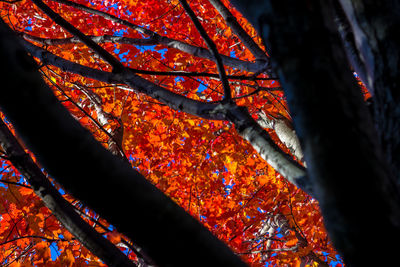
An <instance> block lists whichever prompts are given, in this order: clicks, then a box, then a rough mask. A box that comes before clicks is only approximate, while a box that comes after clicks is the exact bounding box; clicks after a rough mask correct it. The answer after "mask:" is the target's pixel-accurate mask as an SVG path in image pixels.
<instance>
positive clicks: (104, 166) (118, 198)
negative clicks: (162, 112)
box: [0, 22, 245, 266]
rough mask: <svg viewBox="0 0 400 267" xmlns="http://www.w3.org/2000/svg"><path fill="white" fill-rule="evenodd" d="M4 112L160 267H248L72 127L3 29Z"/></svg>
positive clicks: (56, 172) (71, 185)
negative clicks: (211, 266) (188, 266)
mask: <svg viewBox="0 0 400 267" xmlns="http://www.w3.org/2000/svg"><path fill="white" fill-rule="evenodd" d="M0 58H1V59H2V60H1V61H0V64H1V65H0V67H1V69H2V72H1V79H2V88H3V90H2V92H1V97H0V106H1V109H2V111H3V112H4V113H5V114H6V116H7V118H8V119H9V120H10V121H11V122H12V123H13V125H14V127H15V129H16V130H17V132H18V133H20V135H21V137H22V139H23V140H24V142H25V143H26V145H27V146H28V147H29V148H30V150H31V151H32V152H33V153H34V154H35V155H37V158H38V160H39V162H40V163H41V164H42V166H44V167H45V168H46V170H47V171H48V172H49V173H50V174H51V175H52V176H53V177H54V178H55V179H56V180H57V181H58V182H60V184H62V185H63V186H64V187H65V188H66V190H69V192H71V193H72V194H73V195H74V196H75V197H77V198H79V199H80V200H81V201H82V202H83V203H85V204H86V205H88V206H89V207H91V208H92V209H93V210H95V211H96V212H97V213H98V214H100V215H101V216H102V217H103V218H105V219H107V220H108V221H109V222H110V223H112V224H113V225H114V226H116V228H117V229H118V230H119V231H120V232H122V233H124V234H125V235H126V236H128V237H129V238H131V239H132V240H133V241H134V242H136V243H137V244H138V245H139V246H141V247H142V248H143V250H144V251H145V253H146V254H148V255H149V256H150V257H151V258H152V259H154V261H155V262H156V263H157V264H158V265H160V266H187V265H188V264H190V265H191V266H209V265H210V263H212V265H215V266H245V264H244V263H243V262H242V261H241V260H240V259H239V258H238V257H237V256H235V255H234V254H233V253H232V252H231V251H230V250H229V248H228V247H227V246H226V245H224V244H223V243H222V242H221V241H219V240H218V239H217V238H216V237H214V236H213V235H212V234H211V233H210V232H209V231H207V230H206V229H205V228H204V227H203V226H202V225H201V224H200V223H199V222H198V221H196V220H195V219H194V218H192V217H191V216H190V215H188V214H187V213H185V211H184V210H183V209H182V208H180V207H179V206H178V205H176V204H175V203H174V202H173V201H172V200H171V199H169V198H168V197H166V196H165V195H164V194H163V193H162V192H160V191H159V190H158V189H156V187H154V186H153V185H152V184H151V183H150V182H148V181H147V180H146V179H145V178H144V177H143V176H142V175H141V174H140V173H138V172H137V171H135V170H133V169H132V168H131V166H130V165H129V164H127V163H126V162H123V161H121V160H119V159H118V158H116V157H114V156H113V155H112V154H111V153H110V152H108V151H107V150H106V149H105V148H103V147H102V146H101V145H100V144H99V143H98V142H97V141H95V139H94V138H93V137H92V136H91V134H90V133H89V132H88V131H87V130H85V129H84V128H82V126H81V125H80V124H79V123H78V122H77V121H75V120H74V119H73V118H72V117H71V115H70V114H69V112H68V111H67V110H66V109H65V108H64V107H63V106H62V105H61V104H60V103H59V101H58V100H57V99H56V97H55V96H54V95H53V94H52V92H51V90H50V89H49V88H48V87H47V86H46V84H45V83H44V81H43V80H42V79H41V77H40V75H39V73H38V71H37V65H36V64H35V63H34V61H33V59H32V58H31V57H30V56H28V55H27V53H26V52H25V50H24V49H23V47H22V46H21V45H19V42H18V40H17V39H16V37H15V36H14V34H13V33H12V32H11V30H10V29H8V28H7V26H5V24H4V23H2V22H1V24H0Z"/></svg>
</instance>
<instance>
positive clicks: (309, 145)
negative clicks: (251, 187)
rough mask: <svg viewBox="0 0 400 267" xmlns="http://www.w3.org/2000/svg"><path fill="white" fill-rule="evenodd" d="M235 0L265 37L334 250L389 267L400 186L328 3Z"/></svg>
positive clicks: (356, 261)
mask: <svg viewBox="0 0 400 267" xmlns="http://www.w3.org/2000/svg"><path fill="white" fill-rule="evenodd" d="M236 3H238V4H239V5H238V6H239V7H240V6H241V5H240V4H242V5H246V9H242V11H243V12H244V15H245V16H246V17H247V18H248V19H250V20H251V21H253V23H255V24H256V25H257V26H258V29H259V30H260V31H263V32H264V35H265V36H266V35H267V36H266V37H267V38H268V41H269V46H270V49H271V59H272V61H273V62H272V64H273V67H275V71H276V73H278V75H279V78H280V79H281V83H282V85H283V88H284V90H285V93H286V96H287V100H288V104H289V108H290V110H291V114H292V117H293V120H294V126H295V130H296V133H297V134H298V136H299V138H300V142H301V144H302V147H303V151H304V155H305V160H306V163H307V167H308V168H307V172H308V177H310V179H311V181H312V184H313V190H314V194H315V195H316V198H317V199H318V201H319V203H320V207H321V210H322V213H323V217H324V221H325V225H326V228H327V230H328V232H329V235H330V237H331V239H332V241H333V243H334V245H335V247H336V248H337V249H338V251H339V252H340V253H341V254H342V256H343V257H344V260H345V262H346V263H347V265H348V266H386V265H390V264H389V263H390V262H391V261H395V260H396V258H397V256H396V253H397V246H391V245H383V244H384V243H385V242H387V241H386V240H387V238H388V237H391V238H393V240H396V239H397V238H399V237H400V228H399V223H400V216H399V211H400V207H399V203H400V201H399V191H398V188H397V187H396V185H395V183H394V179H393V176H392V170H391V169H390V168H389V164H388V163H387V160H386V159H387V158H386V157H385V156H384V154H383V149H382V147H381V145H380V144H379V142H378V135H377V133H376V131H375V127H374V124H373V122H372V119H371V118H370V116H369V112H368V109H367V108H366V106H365V103H364V100H363V98H362V95H361V92H360V89H359V88H358V86H357V83H356V81H355V79H354V77H353V75H352V73H351V71H350V69H349V67H348V63H347V62H346V56H345V52H344V50H343V48H342V43H341V40H340V37H339V36H338V33H337V31H336V29H335V24H334V22H333V14H332V10H333V9H332V6H331V5H330V4H331V3H330V2H328V1H282V0H280V1H275V0H271V1H264V2H263V3H262V4H260V3H259V2H257V1H248V0H246V1H239V0H238V1H236ZM257 23H260V24H257ZM391 75H392V74H391ZM384 151H385V152H387V150H384ZM385 263H386V264H385Z"/></svg>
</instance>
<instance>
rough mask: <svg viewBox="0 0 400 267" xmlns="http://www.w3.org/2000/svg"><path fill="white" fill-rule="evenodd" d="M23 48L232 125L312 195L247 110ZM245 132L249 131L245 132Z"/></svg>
mask: <svg viewBox="0 0 400 267" xmlns="http://www.w3.org/2000/svg"><path fill="white" fill-rule="evenodd" d="M23 44H24V46H25V47H26V48H27V50H28V51H29V52H30V53H31V54H32V55H33V56H35V57H37V58H39V59H40V60H41V61H42V62H43V63H45V64H51V65H54V66H56V67H59V68H61V69H62V70H64V71H69V72H72V73H77V74H80V75H82V76H85V77H88V78H92V79H97V80H99V81H104V82H107V83H125V84H128V85H129V86H130V87H131V88H134V89H135V90H137V91H139V92H141V93H144V94H146V95H148V96H150V97H153V98H155V99H157V100H158V101H160V102H162V103H164V104H166V105H168V106H169V107H170V108H172V109H174V110H180V111H183V112H186V113H189V114H192V115H195V116H198V117H201V118H205V119H212V120H229V121H231V122H232V123H234V124H235V125H236V127H237V128H238V132H239V133H240V134H241V135H242V136H243V137H244V138H245V139H246V140H247V141H249V142H250V143H251V145H252V146H253V147H254V148H255V150H256V151H257V152H258V153H259V154H260V155H261V157H262V158H263V159H264V160H266V161H267V163H268V164H270V165H271V166H273V167H274V168H275V169H276V171H278V172H279V173H281V174H282V176H283V177H284V178H286V179H287V180H288V181H289V182H291V183H293V184H295V185H296V186H297V187H299V188H301V189H302V190H304V191H305V192H307V193H308V194H310V195H313V190H312V186H311V183H310V181H309V180H308V178H307V177H306V176H305V171H304V168H303V167H302V166H300V165H299V164H298V163H297V162H295V161H293V160H291V159H290V157H289V156H288V155H286V154H285V153H284V152H283V151H282V150H281V149H280V148H279V147H277V146H276V145H275V143H274V142H273V141H272V140H271V138H270V137H269V135H268V133H267V132H266V131H265V130H264V129H262V128H261V127H260V126H259V125H258V123H257V122H256V121H254V119H253V118H252V117H251V115H250V114H249V113H248V111H247V109H246V108H245V107H241V108H239V107H237V106H235V105H222V104H219V103H210V102H201V101H196V100H192V99H189V98H187V97H185V96H182V95H178V94H175V93H173V92H171V91H169V90H167V89H165V88H163V87H160V86H158V85H156V84H154V83H152V82H150V81H147V80H146V79H143V78H141V77H139V76H137V75H135V74H133V73H131V74H127V75H126V77H121V75H117V74H114V73H111V72H104V71H100V70H96V69H92V68H89V67H85V66H82V65H79V64H76V63H73V62H70V61H68V60H65V59H62V58H60V57H58V56H55V55H53V54H52V53H50V52H48V51H46V50H44V49H42V48H39V47H37V46H35V45H32V44H31V43H29V42H27V41H23ZM240 129H241V130H240ZM245 129H247V130H246V131H244V130H245Z"/></svg>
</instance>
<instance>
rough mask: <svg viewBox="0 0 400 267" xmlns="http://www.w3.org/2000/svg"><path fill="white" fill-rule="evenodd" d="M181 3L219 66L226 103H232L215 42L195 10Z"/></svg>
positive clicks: (183, 0)
mask: <svg viewBox="0 0 400 267" xmlns="http://www.w3.org/2000/svg"><path fill="white" fill-rule="evenodd" d="M179 2H180V3H181V5H182V7H183V9H184V10H185V11H186V14H187V15H188V16H189V17H190V19H191V20H192V22H193V23H194V26H195V27H196V29H197V31H198V32H199V33H200V35H201V37H202V38H203V40H204V42H205V43H206V45H207V47H208V49H209V50H210V52H211V54H212V55H213V56H214V59H215V63H216V64H217V69H218V73H219V77H220V79H221V82H222V87H223V88H224V101H225V102H231V101H232V93H231V88H230V86H229V82H228V78H227V77H226V72H225V68H224V64H223V63H222V58H221V56H220V54H219V52H218V50H217V46H216V45H215V43H214V41H213V40H211V38H210V36H208V34H207V32H206V30H205V29H204V28H203V26H202V25H201V23H200V21H199V19H198V18H197V16H196V14H195V13H194V12H193V10H192V9H191V8H190V6H189V4H188V3H187V1H186V0H179Z"/></svg>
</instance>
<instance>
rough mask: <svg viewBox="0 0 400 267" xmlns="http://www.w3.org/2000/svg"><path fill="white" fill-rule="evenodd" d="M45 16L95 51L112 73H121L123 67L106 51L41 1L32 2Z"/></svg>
mask: <svg viewBox="0 0 400 267" xmlns="http://www.w3.org/2000/svg"><path fill="white" fill-rule="evenodd" d="M32 2H33V3H35V4H36V6H37V7H39V8H40V9H41V10H42V11H43V12H44V13H45V14H46V15H47V16H49V17H50V18H51V19H52V20H53V21H54V22H55V23H57V24H58V25H60V26H61V27H63V28H64V29H65V30H67V31H68V32H69V33H71V34H72V35H74V36H75V37H77V38H78V39H79V40H80V41H81V42H83V43H84V44H86V45H87V46H88V47H89V48H91V49H92V50H93V51H95V52H96V53H97V54H98V55H99V56H100V57H101V58H102V59H104V60H105V61H106V62H108V63H109V64H110V65H111V66H112V68H113V72H116V73H117V72H122V70H123V69H124V66H123V65H122V63H121V62H119V61H118V60H117V59H116V58H115V57H114V56H113V55H111V54H110V53H109V52H107V50H105V49H104V48H102V47H101V46H99V45H98V44H97V43H96V42H94V41H93V40H92V39H90V38H88V37H87V36H86V35H85V34H83V33H82V32H81V31H80V30H78V29H77V28H75V27H74V26H73V25H72V24H71V23H69V22H68V21H66V20H65V19H64V18H62V17H61V16H60V15H59V14H57V13H56V12H54V11H53V10H52V9H51V8H50V7H49V6H47V5H46V4H45V3H44V2H43V1H42V0H32Z"/></svg>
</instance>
